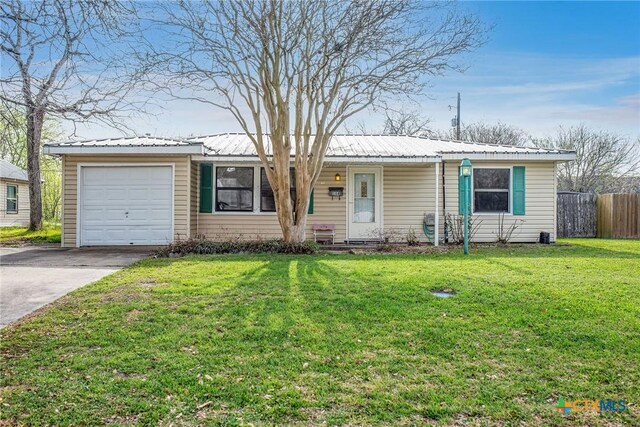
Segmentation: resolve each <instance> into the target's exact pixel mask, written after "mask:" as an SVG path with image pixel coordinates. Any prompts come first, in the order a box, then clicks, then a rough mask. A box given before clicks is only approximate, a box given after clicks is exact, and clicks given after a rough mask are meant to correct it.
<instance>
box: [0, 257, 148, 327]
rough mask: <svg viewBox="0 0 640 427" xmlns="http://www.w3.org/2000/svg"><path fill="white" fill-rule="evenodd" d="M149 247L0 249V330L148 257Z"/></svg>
mask: <svg viewBox="0 0 640 427" xmlns="http://www.w3.org/2000/svg"><path fill="white" fill-rule="evenodd" d="M150 253H151V249H150V248H141V247H135V248H133V247H126V248H106V247H105V248H80V249H75V248H74V249H67V248H58V247H33V246H31V247H22V248H5V247H2V248H0V328H1V327H4V326H6V325H8V324H9V323H12V322H14V321H16V320H18V319H20V318H21V317H23V316H26V315H27V314H29V313H31V312H33V311H35V310H37V309H38V308H40V307H42V306H44V305H46V304H49V303H50V302H52V301H55V300H56V299H58V298H60V297H61V296H63V295H65V294H67V293H68V292H71V291H72V290H74V289H77V288H79V287H81V286H84V285H86V284H88V283H91V282H95V281H96V280H99V279H101V278H103V277H104V276H107V275H109V274H111V273H113V272H115V271H118V270H120V269H121V268H123V267H126V266H127V265H129V264H132V263H134V262H136V261H138V260H139V259H142V258H145V257H147V256H149V254H150Z"/></svg>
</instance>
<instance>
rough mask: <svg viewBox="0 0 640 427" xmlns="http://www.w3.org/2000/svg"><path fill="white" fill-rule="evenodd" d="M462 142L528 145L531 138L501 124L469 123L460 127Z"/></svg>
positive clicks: (518, 130)
mask: <svg viewBox="0 0 640 427" xmlns="http://www.w3.org/2000/svg"><path fill="white" fill-rule="evenodd" d="M460 139H461V140H462V141H472V142H482V143H485V144H500V145H515V146H524V145H528V144H529V142H530V141H531V137H530V136H529V134H527V132H525V131H524V130H522V129H520V128H517V127H515V126H512V125H508V124H505V123H502V122H498V123H496V124H488V123H483V122H475V123H470V124H468V125H464V124H463V126H462V130H461V132H460Z"/></svg>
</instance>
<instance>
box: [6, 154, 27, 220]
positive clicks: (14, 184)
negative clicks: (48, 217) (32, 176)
mask: <svg viewBox="0 0 640 427" xmlns="http://www.w3.org/2000/svg"><path fill="white" fill-rule="evenodd" d="M28 182H29V178H28V177H27V171H25V170H23V169H20V168H19V167H17V166H15V165H13V164H11V163H9V162H8V161H6V160H4V159H0V197H1V198H2V208H1V210H0V227H11V226H24V227H27V226H28V225H29V185H28Z"/></svg>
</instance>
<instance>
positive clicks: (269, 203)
mask: <svg viewBox="0 0 640 427" xmlns="http://www.w3.org/2000/svg"><path fill="white" fill-rule="evenodd" d="M289 175H290V176H291V180H290V181H291V182H290V184H289V185H290V189H289V193H290V194H291V201H292V203H293V208H294V209H295V206H296V172H295V169H294V168H291V169H289ZM260 210H261V211H262V212H275V211H276V201H275V198H274V197H273V190H272V189H271V186H270V185H269V180H268V179H267V173H266V172H265V170H264V168H260Z"/></svg>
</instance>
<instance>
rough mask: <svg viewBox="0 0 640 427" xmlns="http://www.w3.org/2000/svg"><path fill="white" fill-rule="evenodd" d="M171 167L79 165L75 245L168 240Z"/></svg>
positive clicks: (122, 243)
mask: <svg viewBox="0 0 640 427" xmlns="http://www.w3.org/2000/svg"><path fill="white" fill-rule="evenodd" d="M173 175H174V173H173V166H172V165H157V164H154V165H135V166H130V165H126V166H113V165H104V166H94V165H91V166H84V165H79V185H78V188H79V194H78V196H79V201H78V202H79V203H78V217H79V221H78V230H77V231H78V233H79V236H80V238H79V241H80V246H103V245H163V244H167V243H170V242H171V241H172V240H173Z"/></svg>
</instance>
